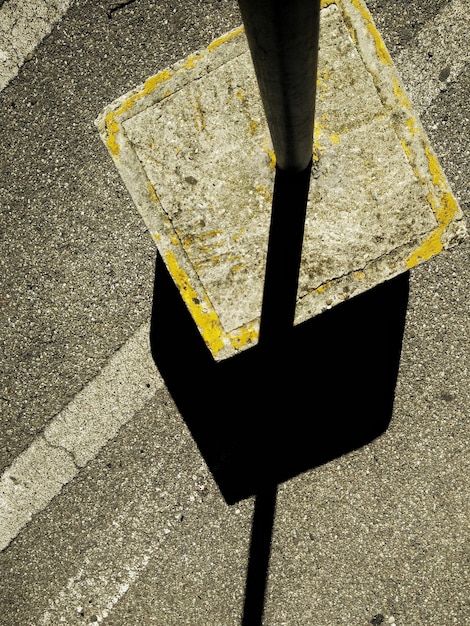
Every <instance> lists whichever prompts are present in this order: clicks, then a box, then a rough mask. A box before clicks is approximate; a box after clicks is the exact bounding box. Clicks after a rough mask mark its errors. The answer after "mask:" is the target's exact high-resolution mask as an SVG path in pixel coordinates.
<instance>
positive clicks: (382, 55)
mask: <svg viewBox="0 0 470 626" xmlns="http://www.w3.org/2000/svg"><path fill="white" fill-rule="evenodd" d="M350 1H351V4H352V5H353V6H354V7H355V8H356V9H357V10H358V11H359V13H360V14H361V16H362V19H363V20H364V22H365V24H366V27H367V30H368V32H369V34H370V35H371V36H372V38H373V39H374V43H375V49H376V52H377V57H378V59H379V61H380V62H381V63H383V64H384V65H392V59H391V57H390V54H389V52H388V50H387V47H386V46H385V44H384V42H383V40H382V37H381V36H380V33H379V31H378V30H377V28H376V27H375V24H374V20H373V19H372V15H371V14H370V13H369V10H368V9H367V7H366V5H365V4H364V3H363V2H362V0H350Z"/></svg>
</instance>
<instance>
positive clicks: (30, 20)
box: [0, 0, 74, 91]
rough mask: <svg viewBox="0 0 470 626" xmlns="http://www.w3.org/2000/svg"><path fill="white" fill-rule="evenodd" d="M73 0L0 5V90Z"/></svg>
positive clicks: (10, 2)
mask: <svg viewBox="0 0 470 626" xmlns="http://www.w3.org/2000/svg"><path fill="white" fill-rule="evenodd" d="M72 2H74V0H29V1H28V2H14V1H13V0H10V1H8V0H7V1H6V2H4V3H2V4H1V5H0V91H2V90H3V89H5V87H6V86H7V85H8V83H9V82H10V81H11V80H13V78H15V76H16V75H17V74H18V72H19V70H20V68H21V66H22V65H23V63H24V62H25V61H27V60H29V57H30V55H31V54H32V53H33V52H34V50H35V49H36V47H37V46H38V45H39V44H40V43H41V41H42V40H43V39H44V37H46V36H47V35H48V34H49V33H50V32H51V30H52V29H53V27H54V25H55V24H56V23H57V22H58V21H59V20H60V18H61V17H62V16H63V15H64V13H65V12H66V11H67V9H68V8H69V7H70V5H71V4H72Z"/></svg>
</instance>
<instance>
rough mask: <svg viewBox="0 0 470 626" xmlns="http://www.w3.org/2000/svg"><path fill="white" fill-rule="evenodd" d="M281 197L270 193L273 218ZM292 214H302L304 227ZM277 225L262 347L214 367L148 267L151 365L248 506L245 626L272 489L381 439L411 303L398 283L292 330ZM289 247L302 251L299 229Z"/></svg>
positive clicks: (256, 588) (220, 477) (267, 536)
mask: <svg viewBox="0 0 470 626" xmlns="http://www.w3.org/2000/svg"><path fill="white" fill-rule="evenodd" d="M279 181H280V179H279V180H278V181H277V183H279ZM287 188H288V186H286V187H284V188H283V186H282V184H281V187H280V188H279V187H278V190H277V192H276V193H277V194H278V196H277V200H278V204H277V206H278V207H279V209H281V207H282V206H284V204H283V202H284V199H283V198H284V192H285V191H286V190H287ZM281 200H282V202H281ZM276 212H277V210H276ZM281 213H282V211H281ZM294 213H295V212H294ZM300 215H301V209H300V208H299V209H298V217H299V219H298V221H299V224H300V226H302V224H301V219H300ZM279 219H280V221H279V222H277V221H276V218H275V216H273V230H272V233H271V234H270V242H269V268H268V270H267V276H266V285H265V297H264V304H263V318H264V319H263V321H262V333H263V334H262V337H261V338H260V339H261V340H260V343H259V344H258V346H256V347H254V348H251V349H250V350H247V351H245V352H242V353H240V354H238V355H236V356H234V357H232V358H231V359H227V360H226V361H222V362H219V363H217V362H215V361H214V360H213V358H212V356H211V355H210V353H209V351H208V349H207V348H206V346H205V344H204V342H203V340H202V338H201V336H200V334H199V332H198V330H197V328H196V326H195V324H194V322H193V320H192V318H191V316H190V314H189V312H188V311H187V309H186V307H185V305H184V303H183V301H182V299H181V297H180V294H179V293H178V291H177V288H176V286H175V285H174V283H173V281H172V279H171V277H170V276H169V274H168V271H167V269H166V267H165V265H164V263H163V261H162V260H161V258H160V257H159V256H158V257H157V262H156V276H155V288H154V305H153V310H152V324H151V338H150V339H151V348H152V354H153V357H154V360H155V362H156V365H157V367H158V368H159V370H160V372H161V374H162V376H163V377H164V379H165V382H166V385H167V387H168V390H169V391H170V393H171V395H172V397H173V399H174V401H175V403H176V405H177V406H178V409H179V411H180V413H181V415H182V417H183V419H184V421H185V423H186V425H187V427H188V428H189V430H190V431H191V434H192V436H193V438H194V440H195V442H196V443H197V445H198V447H199V450H200V452H201V454H202V456H203V457H204V459H205V461H206V463H207V465H208V467H209V469H210V471H211V473H212V475H213V477H214V479H215V481H216V483H217V484H218V486H219V489H220V491H221V493H222V495H223V497H224V498H225V500H226V502H227V503H228V504H233V503H235V502H237V501H239V500H241V499H244V498H247V497H249V496H253V495H256V501H255V511H254V517H253V531H252V537H251V546H250V558H249V563H248V570H247V583H246V593H245V605H244V618H243V626H248V624H249V625H250V626H258V625H259V624H261V620H262V614H263V608H264V592H265V587H266V580H267V575H268V566H269V554H270V545H271V534H272V528H273V522H274V510H275V497H276V485H278V484H279V483H281V482H283V481H286V480H289V479H290V478H292V477H294V476H296V475H298V474H299V473H301V472H305V471H308V470H310V469H312V468H314V467H317V466H318V465H320V464H323V463H326V462H328V461H331V460H333V459H334V458H337V457H338V456H341V455H342V454H345V453H347V452H350V451H352V450H354V449H357V448H359V447H361V446H363V445H365V444H367V443H369V442H371V441H372V440H373V439H375V438H376V437H378V436H379V435H381V434H382V433H383V432H385V430H386V429H387V427H388V424H389V421H390V418H391V415H392V409H393V398H394V389H395V384H396V378H397V374H398V366H399V360H400V352H401V342H402V337H403V330H404V323H405V314H406V307H407V299H408V278H409V277H408V274H402V275H400V276H398V277H396V278H394V279H393V280H390V281H388V282H386V283H383V284H381V285H379V286H377V287H375V288H374V289H371V290H370V291H368V292H366V293H364V294H361V295H359V296H356V297H354V298H352V299H350V300H348V301H346V302H344V303H343V304H341V305H338V306H336V307H334V308H333V309H331V310H330V311H326V312H325V313H324V314H322V315H319V316H317V317H315V318H313V319H311V320H309V321H307V322H305V323H303V324H300V325H299V326H296V327H292V326H291V324H290V321H289V320H291V319H292V315H293V307H292V301H291V300H289V298H290V297H292V294H293V293H295V292H294V289H293V285H292V284H290V283H289V281H290V280H291V279H292V276H293V275H294V274H295V275H296V276H297V275H298V262H297V263H293V264H292V267H291V268H290V269H288V268H287V266H286V267H284V270H283V271H284V278H283V279H281V280H280V281H279V282H278V281H277V280H276V275H277V271H278V270H277V269H276V268H281V266H284V264H285V263H286V241H287V240H286V238H285V237H284V234H285V233H284V230H283V227H282V223H283V219H284V218H283V216H282V214H280V216H279ZM275 222H276V223H277V225H276V224H275ZM276 233H277V234H276ZM289 238H291V239H290V240H291V241H295V240H296V239H297V241H300V242H301V235H300V229H298V232H297V234H295V233H292V234H291V235H289ZM290 245H293V244H290ZM294 256H295V255H293V257H294ZM297 258H298V256H297ZM289 277H290V278H289ZM295 282H296V281H295ZM283 283H284V287H282V288H283V289H284V293H281V291H280V289H281V286H282V285H283ZM295 291H296V290H295ZM289 294H290V296H289ZM268 303H269V304H268ZM267 307H269V308H267Z"/></svg>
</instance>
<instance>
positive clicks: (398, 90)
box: [392, 76, 411, 109]
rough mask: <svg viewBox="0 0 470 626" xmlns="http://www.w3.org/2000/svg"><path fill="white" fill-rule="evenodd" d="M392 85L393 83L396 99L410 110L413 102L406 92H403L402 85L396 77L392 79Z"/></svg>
mask: <svg viewBox="0 0 470 626" xmlns="http://www.w3.org/2000/svg"><path fill="white" fill-rule="evenodd" d="M392 83H393V94H394V96H395V98H396V99H397V100H398V102H399V103H400V104H401V106H403V107H405V108H406V109H410V108H411V102H410V101H409V99H408V96H407V95H406V93H405V91H404V90H403V88H402V86H401V85H400V83H399V82H398V79H397V78H396V77H395V76H393V77H392Z"/></svg>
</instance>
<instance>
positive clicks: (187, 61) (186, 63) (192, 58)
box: [182, 54, 204, 70]
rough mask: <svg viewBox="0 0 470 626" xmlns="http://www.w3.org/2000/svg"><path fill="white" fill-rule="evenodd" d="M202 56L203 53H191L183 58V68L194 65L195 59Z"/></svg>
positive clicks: (187, 68) (186, 68)
mask: <svg viewBox="0 0 470 626" xmlns="http://www.w3.org/2000/svg"><path fill="white" fill-rule="evenodd" d="M203 58H204V55H203V54H191V55H190V56H189V57H188V58H187V59H185V61H184V63H183V65H182V68H183V69H185V70H191V69H192V68H193V67H194V66H195V65H196V63H197V61H199V60H200V59H203Z"/></svg>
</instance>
